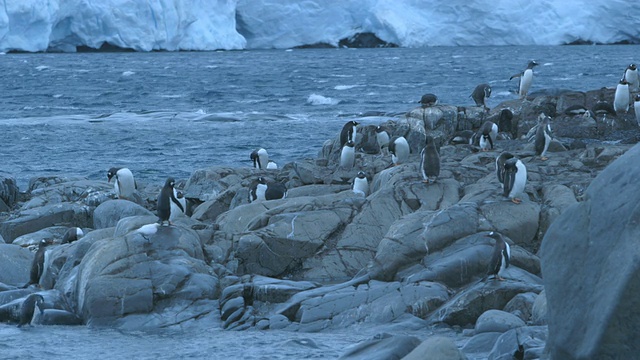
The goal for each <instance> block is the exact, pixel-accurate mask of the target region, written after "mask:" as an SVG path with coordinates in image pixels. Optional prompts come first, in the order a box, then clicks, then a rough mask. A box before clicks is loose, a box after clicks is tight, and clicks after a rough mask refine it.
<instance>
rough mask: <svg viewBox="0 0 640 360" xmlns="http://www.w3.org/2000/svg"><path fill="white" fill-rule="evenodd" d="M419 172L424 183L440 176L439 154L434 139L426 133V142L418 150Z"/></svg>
mask: <svg viewBox="0 0 640 360" xmlns="http://www.w3.org/2000/svg"><path fill="white" fill-rule="evenodd" d="M420 172H421V173H422V179H423V181H424V182H425V183H427V184H429V183H433V182H435V181H436V179H438V176H440V154H439V153H438V149H437V148H436V143H435V140H434V139H433V137H432V136H430V135H427V138H426V143H425V146H424V148H423V149H422V151H421V152H420Z"/></svg>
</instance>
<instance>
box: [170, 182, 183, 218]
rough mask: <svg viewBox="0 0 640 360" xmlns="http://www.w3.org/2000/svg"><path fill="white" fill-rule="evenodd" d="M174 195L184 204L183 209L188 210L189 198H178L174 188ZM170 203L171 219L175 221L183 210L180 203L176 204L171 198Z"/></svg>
mask: <svg viewBox="0 0 640 360" xmlns="http://www.w3.org/2000/svg"><path fill="white" fill-rule="evenodd" d="M173 196H175V198H176V199H178V202H179V203H180V205H182V209H184V210H186V209H187V200H186V199H185V198H184V197H182V198H178V194H177V192H176V190H175V189H173ZM169 204H170V205H171V214H170V215H169V221H173V220H174V219H176V218H177V217H178V216H180V215H182V214H183V211H182V210H180V208H179V207H178V205H176V204H175V203H174V202H173V200H171V201H170V202H169Z"/></svg>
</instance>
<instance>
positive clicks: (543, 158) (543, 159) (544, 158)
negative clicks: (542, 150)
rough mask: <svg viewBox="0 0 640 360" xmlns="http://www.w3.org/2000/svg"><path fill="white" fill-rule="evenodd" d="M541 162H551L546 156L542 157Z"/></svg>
mask: <svg viewBox="0 0 640 360" xmlns="http://www.w3.org/2000/svg"><path fill="white" fill-rule="evenodd" d="M540 160H542V161H547V160H549V158H548V157H546V156H542V157H540Z"/></svg>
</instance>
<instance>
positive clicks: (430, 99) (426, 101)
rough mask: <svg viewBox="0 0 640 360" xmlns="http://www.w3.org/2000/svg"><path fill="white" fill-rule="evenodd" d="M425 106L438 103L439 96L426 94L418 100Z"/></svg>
mask: <svg viewBox="0 0 640 360" xmlns="http://www.w3.org/2000/svg"><path fill="white" fill-rule="evenodd" d="M418 102H419V103H420V105H421V106H422V107H423V108H427V107H430V106H433V105H436V104H437V103H438V97H437V96H436V95H435V94H424V95H422V98H420V101H418Z"/></svg>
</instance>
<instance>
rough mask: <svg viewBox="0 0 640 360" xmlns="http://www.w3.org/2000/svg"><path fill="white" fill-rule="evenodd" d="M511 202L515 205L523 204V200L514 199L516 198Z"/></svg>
mask: <svg viewBox="0 0 640 360" xmlns="http://www.w3.org/2000/svg"><path fill="white" fill-rule="evenodd" d="M511 202H512V203H514V204H520V203H521V202H522V200H521V199H518V198H515V197H514V198H512V199H511Z"/></svg>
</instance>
